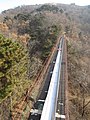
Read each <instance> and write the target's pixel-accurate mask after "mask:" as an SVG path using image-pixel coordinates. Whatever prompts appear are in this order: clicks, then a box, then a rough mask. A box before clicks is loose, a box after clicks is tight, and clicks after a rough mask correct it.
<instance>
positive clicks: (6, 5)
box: [0, 0, 90, 12]
mask: <svg viewBox="0 0 90 120" xmlns="http://www.w3.org/2000/svg"><path fill="white" fill-rule="evenodd" d="M43 3H64V4H70V3H75V4H76V5H80V6H84V5H90V0H0V12H1V11H3V10H7V9H10V8H15V7H17V6H21V5H34V4H43Z"/></svg>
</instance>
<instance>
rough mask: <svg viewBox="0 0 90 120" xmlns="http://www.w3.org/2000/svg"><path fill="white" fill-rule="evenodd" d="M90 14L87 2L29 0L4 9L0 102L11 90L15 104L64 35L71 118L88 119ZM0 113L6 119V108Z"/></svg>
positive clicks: (0, 27)
mask: <svg viewBox="0 0 90 120" xmlns="http://www.w3.org/2000/svg"><path fill="white" fill-rule="evenodd" d="M89 14H90V6H89V5H88V6H83V7H80V6H76V5H74V4H71V5H64V4H56V5H53V4H44V5H31V6H29V5H28V6H21V7H20V6H19V7H17V8H15V9H10V10H5V11H3V12H2V13H1V14H0V102H1V103H2V101H3V100H4V99H6V97H7V96H8V94H9V93H13V94H11V96H13V100H12V107H13V106H14V105H15V104H16V103H17V101H18V100H19V99H20V98H21V96H23V95H24V94H25V92H26V90H27V88H28V87H29V86H30V84H32V83H33V81H34V78H35V77H36V76H37V73H38V71H39V70H40V69H41V68H42V65H43V63H44V61H45V60H46V58H47V57H48V55H49V54H50V52H51V49H52V47H53V46H54V44H55V43H56V40H57V37H58V36H59V35H62V34H64V35H65V38H66V40H67V47H68V86H69V94H68V97H69V117H70V120H89V119H90V104H89V103H90V72H89V71H90V40H89V39H90V34H89V33H90V15H89ZM10 104H11V103H10V102H9V103H8V106H10ZM6 108H7V107H6ZM7 109H9V111H10V109H11V108H10V107H8V108H7ZM3 111H4V110H3ZM7 114H8V115H7V116H9V112H7ZM0 116H1V118H2V119H5V120H7V119H6V117H5V116H3V112H2V111H0ZM4 117H5V118H4Z"/></svg>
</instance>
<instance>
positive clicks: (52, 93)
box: [40, 37, 64, 120]
mask: <svg viewBox="0 0 90 120" xmlns="http://www.w3.org/2000/svg"><path fill="white" fill-rule="evenodd" d="M63 44H64V38H63V37H62V38H61V41H60V45H59V48H58V54H57V59H56V63H55V67H54V70H53V74H52V77H51V82H50V86H49V90H48V94H47V97H46V100H45V104H44V107H43V111H42V115H41V119H40V120H55V112H56V106H57V98H58V91H59V81H60V71H61V63H62V54H63Z"/></svg>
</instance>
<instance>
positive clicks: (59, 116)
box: [28, 43, 69, 120]
mask: <svg viewBox="0 0 90 120" xmlns="http://www.w3.org/2000/svg"><path fill="white" fill-rule="evenodd" d="M61 46H62V45H61ZM65 47H66V43H64V45H63V55H62V62H61V71H60V72H61V73H60V74H61V75H60V81H59V92H58V99H57V107H56V113H55V116H56V120H65V119H66V118H68V117H67V116H68V114H67V111H66V110H67V108H66V107H67V106H66V94H67V93H66V90H65V88H66V86H67V85H66V84H67V82H66V81H67V76H66V75H67V70H66V69H67V61H66V49H65ZM58 50H59V44H58V45H57V48H56V51H55V52H54V55H53V57H52V60H51V64H50V66H49V69H48V71H47V74H46V77H45V83H44V85H43V86H42V91H41V92H40V94H39V97H38V100H37V101H36V103H35V104H34V107H33V108H32V109H31V112H30V115H29V118H28V120H40V118H41V114H42V110H43V106H44V103H45V100H46V97H47V93H48V89H49V85H50V82H51V77H52V74H53V69H54V65H55V62H56V58H57V53H58ZM67 120H69V119H67Z"/></svg>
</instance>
